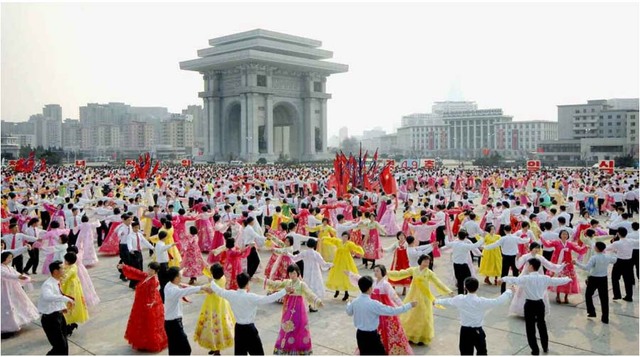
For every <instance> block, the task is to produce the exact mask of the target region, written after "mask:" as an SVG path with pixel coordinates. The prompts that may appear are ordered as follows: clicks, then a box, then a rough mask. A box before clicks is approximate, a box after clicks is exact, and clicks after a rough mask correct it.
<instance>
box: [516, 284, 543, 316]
mask: <svg viewBox="0 0 640 357" xmlns="http://www.w3.org/2000/svg"><path fill="white" fill-rule="evenodd" d="M516 289H517V290H516V293H515V295H514V296H513V299H511V305H509V313H510V314H512V315H516V316H520V317H524V303H525V302H526V300H527V298H526V296H525V295H524V290H523V289H520V288H516ZM542 301H543V302H544V313H545V315H549V311H550V310H549V296H548V294H547V292H546V291H545V293H544V298H543V299H542Z"/></svg>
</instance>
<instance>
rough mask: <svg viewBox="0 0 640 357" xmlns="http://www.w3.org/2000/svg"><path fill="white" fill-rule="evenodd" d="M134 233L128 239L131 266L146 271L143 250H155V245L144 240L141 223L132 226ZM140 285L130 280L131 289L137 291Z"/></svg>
mask: <svg viewBox="0 0 640 357" xmlns="http://www.w3.org/2000/svg"><path fill="white" fill-rule="evenodd" d="M131 229H132V232H131V233H130V234H129V236H128V237H127V249H128V250H129V265H130V266H132V267H134V268H136V269H138V270H143V269H144V262H143V260H142V248H148V249H150V250H152V249H153V245H152V244H151V243H149V241H147V240H146V239H145V238H144V234H143V233H142V232H140V222H133V223H132V224H131ZM136 285H138V281H137V280H130V281H129V287H130V288H131V289H135V288H136Z"/></svg>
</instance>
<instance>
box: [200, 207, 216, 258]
mask: <svg viewBox="0 0 640 357" xmlns="http://www.w3.org/2000/svg"><path fill="white" fill-rule="evenodd" d="M214 214H215V212H213V211H210V209H209V206H204V207H202V213H200V214H199V215H198V216H197V218H196V228H198V240H199V242H198V245H199V246H200V251H201V252H210V251H211V250H212V249H213V237H214V229H213V222H211V217H213V215H214Z"/></svg>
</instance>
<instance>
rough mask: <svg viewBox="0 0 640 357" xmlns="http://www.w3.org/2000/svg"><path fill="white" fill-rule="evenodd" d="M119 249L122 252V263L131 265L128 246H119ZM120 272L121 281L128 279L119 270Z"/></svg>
mask: <svg viewBox="0 0 640 357" xmlns="http://www.w3.org/2000/svg"><path fill="white" fill-rule="evenodd" d="M118 248H119V250H120V263H122V264H126V265H129V255H130V254H129V247H128V246H127V245H126V244H119V245H118ZM118 271H119V272H120V279H123V278H126V277H125V276H124V274H123V273H122V270H121V269H118Z"/></svg>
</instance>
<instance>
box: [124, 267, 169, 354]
mask: <svg viewBox="0 0 640 357" xmlns="http://www.w3.org/2000/svg"><path fill="white" fill-rule="evenodd" d="M122 272H123V274H124V275H125V276H126V277H127V279H129V280H136V281H138V282H139V283H138V285H136V293H135V298H134V300H133V306H131V314H130V315H129V322H128V323H127V330H126V332H125V334H124V338H125V339H126V340H127V341H128V342H129V344H130V345H131V347H132V348H133V349H136V350H139V351H148V352H160V351H162V350H164V349H165V348H167V346H168V344H169V342H168V340H167V333H166V332H165V330H164V305H163V304H162V299H161V298H160V291H159V290H158V289H159V287H160V283H159V281H158V277H157V275H153V276H149V275H148V274H147V273H145V272H143V271H141V270H138V269H136V268H133V267H130V266H128V265H125V266H123V267H122Z"/></svg>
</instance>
